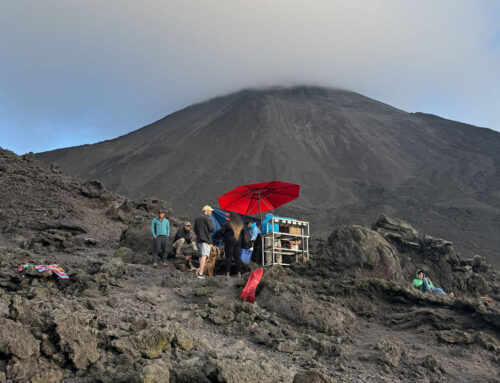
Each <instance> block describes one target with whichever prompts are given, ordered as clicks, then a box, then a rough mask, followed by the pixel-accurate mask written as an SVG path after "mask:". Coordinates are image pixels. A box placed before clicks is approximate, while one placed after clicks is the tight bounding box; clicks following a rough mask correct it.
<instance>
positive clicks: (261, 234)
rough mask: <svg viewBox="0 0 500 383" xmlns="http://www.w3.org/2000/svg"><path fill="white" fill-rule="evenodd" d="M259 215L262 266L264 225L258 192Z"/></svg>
mask: <svg viewBox="0 0 500 383" xmlns="http://www.w3.org/2000/svg"><path fill="white" fill-rule="evenodd" d="M259 215H260V239H261V241H260V248H261V252H262V266H264V242H265V241H264V233H263V231H264V225H263V221H262V209H261V207H260V192H259Z"/></svg>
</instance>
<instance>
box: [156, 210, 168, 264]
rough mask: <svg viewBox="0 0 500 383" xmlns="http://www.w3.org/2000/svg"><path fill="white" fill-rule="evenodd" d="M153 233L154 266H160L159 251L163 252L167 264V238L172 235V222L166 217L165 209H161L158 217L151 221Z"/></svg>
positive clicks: (162, 255)
mask: <svg viewBox="0 0 500 383" xmlns="http://www.w3.org/2000/svg"><path fill="white" fill-rule="evenodd" d="M151 233H152V234H153V238H154V246H153V267H157V266H158V253H161V258H162V259H164V260H165V262H164V263H163V265H164V266H167V262H166V255H167V238H168V236H169V235H170V224H169V222H168V219H167V218H166V217H165V211H163V210H160V211H159V212H158V217H155V218H153V221H152V222H151Z"/></svg>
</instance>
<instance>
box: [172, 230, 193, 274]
mask: <svg viewBox="0 0 500 383" xmlns="http://www.w3.org/2000/svg"><path fill="white" fill-rule="evenodd" d="M184 244H188V245H190V246H191V247H192V249H193V252H195V251H197V250H198V249H197V248H196V243H195V242H194V241H193V236H192V234H191V223H190V222H184V225H183V226H182V228H180V229H179V230H177V233H176V234H175V237H174V249H175V256H176V257H178V256H181V255H182V247H183V246H184ZM186 264H187V266H188V268H189V269H190V270H191V269H192V268H193V265H192V263H191V255H186Z"/></svg>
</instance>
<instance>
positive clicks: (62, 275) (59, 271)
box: [17, 264, 69, 279]
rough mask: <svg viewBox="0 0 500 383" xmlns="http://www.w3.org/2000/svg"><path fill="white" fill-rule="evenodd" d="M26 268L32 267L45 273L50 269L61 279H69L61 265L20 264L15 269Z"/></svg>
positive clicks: (23, 269)
mask: <svg viewBox="0 0 500 383" xmlns="http://www.w3.org/2000/svg"><path fill="white" fill-rule="evenodd" d="M27 269H34V270H36V271H38V272H39V273H45V272H47V271H52V272H53V273H54V274H55V275H57V276H58V277H59V278H61V279H69V276H68V275H67V274H66V273H65V272H64V269H63V268H62V267H59V265H30V264H27V265H21V266H19V268H18V269H17V271H19V272H22V271H25V270H27Z"/></svg>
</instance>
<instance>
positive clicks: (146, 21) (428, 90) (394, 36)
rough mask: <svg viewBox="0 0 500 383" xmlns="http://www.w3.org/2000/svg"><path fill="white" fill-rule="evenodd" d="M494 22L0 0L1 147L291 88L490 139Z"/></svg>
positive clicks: (413, 5) (375, 4)
mask: <svg viewBox="0 0 500 383" xmlns="http://www.w3.org/2000/svg"><path fill="white" fill-rule="evenodd" d="M498 20H500V3H498V2H496V1H495V0H491V1H481V0H470V1H460V0H441V1H439V2H435V1H430V0H429V1H419V2H412V1H401V0H392V1H391V0H384V1H382V0H371V1H352V0H351V1H340V0H338V1H335V0H313V1H303V0H252V1H249V0H210V1H203V0H197V1H194V0H179V1H177V0H169V1H163V0H162V1H160V0H143V1H140V2H139V1H136V0H134V1H131V0H106V1H102V0H86V1H81V2H75V1H67V0H45V1H38V0H5V1H2V2H1V3H0V35H1V36H3V37H2V39H0V146H2V147H5V148H8V149H11V150H14V151H16V152H18V153H23V152H27V151H43V150H49V149H53V148H57V147H63V146H70V145H79V144H84V143H93V142H97V141H100V140H104V139H109V138H113V137H116V136H118V135H122V134H125V133H127V132H129V131H132V130H135V129H138V128H140V127H141V126H144V125H146V124H148V123H151V122H154V121H155V120H157V119H159V118H161V117H163V116H165V115H166V114H169V113H171V112H173V111H175V110H178V109H180V108H182V107H185V106H187V105H189V104H192V103H194V102H198V101H202V100H204V99H207V98H210V97H213V96H217V95H221V94H225V93H228V92H232V91H236V90H239V89H241V88H246V87H259V86H273V85H297V84H312V85H321V86H332V87H340V88H344V89H349V90H353V91H357V92H360V93H362V94H364V95H367V96H369V97H372V98H375V99H377V100H380V101H383V102H386V103H388V104H391V105H393V106H396V107H398V108H401V109H404V110H407V111H411V112H413V111H422V112H427V113H434V114H437V115H441V116H443V117H446V118H450V119H454V120H458V121H463V122H467V123H471V124H474V125H478V126H484V127H489V128H492V129H496V130H500V24H499V23H498Z"/></svg>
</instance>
